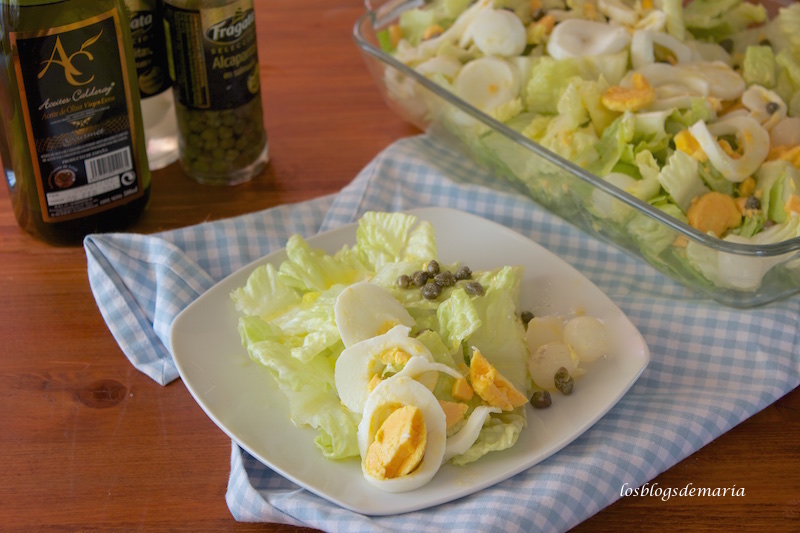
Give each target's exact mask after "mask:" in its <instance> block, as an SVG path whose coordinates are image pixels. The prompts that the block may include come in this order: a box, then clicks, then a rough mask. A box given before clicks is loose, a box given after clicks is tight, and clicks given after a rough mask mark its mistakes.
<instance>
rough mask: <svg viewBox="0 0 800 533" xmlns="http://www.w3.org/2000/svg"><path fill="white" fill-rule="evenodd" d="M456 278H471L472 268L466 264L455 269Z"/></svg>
mask: <svg viewBox="0 0 800 533" xmlns="http://www.w3.org/2000/svg"><path fill="white" fill-rule="evenodd" d="M456 279H457V280H459V281H461V280H465V279H472V270H470V268H469V267H468V266H466V265H464V266H462V267H461V268H459V269H458V270H456Z"/></svg>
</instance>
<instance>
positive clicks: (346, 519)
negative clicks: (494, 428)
mask: <svg viewBox="0 0 800 533" xmlns="http://www.w3.org/2000/svg"><path fill="white" fill-rule="evenodd" d="M424 206H446V207H452V208H457V209H462V210H464V211H468V212H471V213H474V214H477V215H480V216H482V217H485V218H487V219H490V220H493V221H495V222H499V223H500V224H503V225H505V226H508V227H509V228H512V229H514V230H516V231H518V232H519V233H521V234H523V235H526V236H527V237H529V238H530V239H532V240H534V241H536V242H538V243H539V244H541V245H543V246H545V247H546V248H548V249H549V250H551V251H552V252H554V253H556V254H558V255H559V256H560V257H562V258H563V259H565V260H566V261H567V262H569V263H571V264H572V265H574V266H575V267H576V268H577V269H578V270H580V271H581V272H582V273H583V274H584V275H586V276H587V277H588V278H590V279H591V280H592V281H593V282H594V283H595V284H596V285H598V286H599V287H600V289H602V290H603V291H605V292H606V293H607V294H608V295H609V296H610V297H611V299H612V300H614V301H615V302H616V303H617V305H619V307H620V308H621V309H622V310H623V311H624V312H625V313H626V314H627V315H628V316H629V317H630V319H631V321H632V322H633V323H634V324H635V325H636V326H637V327H638V328H639V330H640V331H641V333H642V335H643V336H644V338H645V340H646V341H647V343H648V345H649V347H650V351H651V362H650V365H649V366H648V368H647V369H646V370H645V372H644V374H643V375H642V376H641V378H640V379H639V381H638V382H637V383H636V384H635V385H634V386H633V387H632V388H631V390H630V391H629V392H628V394H627V395H626V396H625V397H623V398H622V400H621V401H620V402H619V403H618V404H617V405H616V406H615V407H614V408H613V409H611V411H610V412H609V413H608V414H607V415H606V416H604V417H603V418H602V419H601V420H600V421H599V422H597V424H595V425H594V426H593V427H592V428H591V429H589V430H588V431H587V432H586V433H584V434H583V435H582V436H581V437H579V438H578V439H577V440H575V441H573V442H572V443H571V444H570V445H569V446H567V447H566V448H564V449H563V450H562V451H560V452H559V453H557V454H555V455H554V456H552V457H550V458H549V459H547V460H545V461H543V462H542V463H540V464H538V465H536V466H534V467H532V468H530V469H529V470H527V471H525V472H522V473H520V474H518V475H516V476H514V477H512V478H511V479H508V480H506V481H504V482H502V483H499V484H497V485H495V486H493V487H491V488H488V489H485V490H483V491H480V492H478V493H476V494H473V495H471V496H467V497H465V498H462V499H460V500H456V501H453V502H450V503H447V504H443V505H440V506H437V507H433V508H430V509H426V510H422V511H417V512H412V513H407V514H403V515H397V516H388V517H369V516H363V515H360V514H357V513H353V512H351V511H348V510H345V509H342V508H340V507H337V506H336V505H334V504H331V503H329V502H328V501H326V500H324V499H322V498H320V497H318V496H316V495H314V494H312V493H310V492H308V491H306V490H304V489H302V488H300V487H298V486H297V485H295V484H294V483H292V482H290V481H288V480H286V479H284V478H282V477H281V476H279V475H278V474H276V473H274V472H272V471H271V470H270V469H269V468H267V467H266V466H264V465H262V464H261V463H259V462H258V461H257V460H255V459H254V458H253V457H251V456H250V455H248V454H247V453H246V452H244V451H243V450H241V449H240V448H239V447H238V446H237V445H236V444H235V443H233V444H232V450H231V474H230V480H229V483H228V490H227V495H226V500H227V503H228V507H229V508H230V511H231V513H232V514H233V516H234V517H235V518H236V520H240V521H268V522H284V523H290V524H296V525H305V526H310V527H314V528H319V529H322V530H325V531H346V532H348V533H350V532H354V531H398V530H403V531H459V530H469V531H483V532H503V533H507V532H513V531H534V530H537V531H565V530H567V529H570V528H571V527H573V526H575V525H576V524H578V523H579V522H581V521H583V520H585V519H587V518H589V517H590V516H592V515H593V514H595V513H597V512H598V511H600V510H601V509H603V508H604V507H606V506H608V505H609V504H611V503H612V502H614V501H615V500H617V499H619V498H620V491H621V488H622V487H623V485H625V484H627V487H637V486H640V485H642V484H644V483H646V482H648V481H649V480H651V479H653V478H654V477H655V476H657V475H658V474H659V473H660V472H663V471H664V470H666V469H668V468H669V467H671V466H672V465H674V464H676V463H677V462H679V461H681V460H682V459H684V458H685V457H687V456H688V455H690V454H692V453H693V452H694V451H696V450H698V449H699V448H701V447H703V446H704V445H705V444H707V443H709V442H710V441H712V440H714V439H715V438H717V437H718V436H720V435H721V434H723V433H724V432H726V431H728V430H729V429H731V428H732V427H733V426H735V425H737V424H739V423H740V422H742V421H743V420H745V419H747V418H748V417H750V416H752V415H753V414H754V413H756V412H758V411H760V410H761V409H763V408H764V407H766V406H768V405H769V404H771V403H773V402H774V401H776V400H777V399H779V398H780V397H781V396H783V395H784V394H786V393H787V392H788V391H790V390H792V389H793V388H795V387H797V386H798V384H800V297H793V298H790V299H788V300H784V301H782V302H777V303H773V304H769V305H766V306H764V307H760V308H757V309H752V310H738V309H733V308H728V307H724V306H721V305H720V304H718V303H715V302H713V301H711V300H709V299H707V298H705V297H703V296H701V295H699V294H696V293H694V292H692V291H691V290H689V289H687V288H685V287H684V286H682V285H679V284H677V283H675V282H673V281H671V280H670V279H668V278H666V277H665V276H663V275H662V274H661V273H659V272H658V271H656V270H655V269H654V268H653V267H651V266H650V265H648V264H646V263H645V262H643V261H641V260H639V259H636V258H634V257H632V256H630V255H628V254H627V253H625V252H621V251H620V250H618V249H616V248H614V247H612V246H609V245H607V244H605V243H603V242H600V241H598V240H597V239H595V238H592V237H590V236H587V235H586V234H584V233H583V232H581V231H579V230H577V229H575V228H574V227H573V226H571V225H569V224H568V223H565V222H564V221H562V220H561V219H558V218H556V217H554V216H552V215H551V214H549V213H548V212H547V211H546V210H544V209H543V208H541V207H539V206H538V205H536V204H535V203H533V202H532V201H530V200H528V199H526V198H525V197H523V196H522V195H520V194H519V193H517V192H516V191H514V190H513V189H512V188H511V187H510V186H507V185H504V183H503V182H500V181H498V180H497V179H496V178H493V177H492V176H490V175H489V174H487V173H486V172H485V171H483V170H481V169H480V168H479V167H477V166H476V165H475V164H473V163H471V162H470V161H468V160H465V158H463V157H462V156H460V155H459V154H457V153H455V152H454V151H452V150H450V149H449V148H448V147H446V146H443V145H440V144H437V142H435V141H434V140H433V139H431V138H429V137H428V136H425V135H421V136H417V137H411V138H407V139H403V140H400V141H398V142H396V143H395V144H393V145H391V146H389V147H388V148H387V149H386V150H384V151H383V152H382V153H381V154H379V155H378V156H377V157H376V158H375V159H374V160H373V161H372V162H371V163H370V164H369V165H368V166H367V167H365V168H364V169H363V171H362V172H361V173H360V174H359V175H358V176H357V177H356V178H355V179H354V180H353V181H352V182H351V183H350V184H348V185H347V186H346V187H344V189H343V190H342V191H341V192H340V193H338V194H335V195H330V196H325V197H321V198H317V199H314V200H311V201H308V202H303V203H299V204H293V205H282V206H278V207H274V208H271V209H267V210H264V211H260V212H256V213H251V214H246V215H242V216H239V217H236V218H231V219H226V220H220V221H216V222H209V223H204V224H200V225H197V226H192V227H187V228H182V229H178V230H174V231H168V232H164V233H159V234H155V235H138V234H121V233H120V234H97V235H90V236H89V237H87V238H86V240H85V243H84V244H85V250H86V255H87V259H88V273H89V280H90V282H91V287H92V291H93V293H94V296H95V298H96V300H97V304H98V306H99V308H100V311H101V312H102V315H103V317H104V319H105V321H106V323H107V324H108V327H109V329H110V330H111V332H112V334H113V335H114V337H115V339H116V340H117V342H118V343H119V345H120V347H121V348H122V351H123V352H124V353H125V355H126V356H127V357H128V358H129V359H130V361H131V363H132V364H133V365H134V366H135V367H136V368H138V369H139V370H141V371H142V372H144V373H146V374H147V375H148V376H150V377H151V378H153V379H154V380H156V381H158V382H159V383H161V384H167V383H169V382H170V381H172V380H174V379H176V378H178V377H179V376H178V372H177V370H176V367H175V364H174V363H173V361H172V358H171V356H170V347H169V330H170V325H171V323H172V320H173V319H174V318H175V316H176V315H177V314H178V313H179V312H180V311H181V310H182V309H183V308H185V307H186V306H187V305H188V304H189V303H190V302H192V301H193V300H194V299H195V298H197V297H198V296H199V295H200V294H201V293H203V292H204V291H205V290H207V289H208V288H209V287H211V286H212V285H213V284H214V283H215V282H217V281H219V280H221V279H222V278H223V277H225V276H227V275H228V274H230V273H232V272H234V271H236V270H237V269H239V268H240V267H242V266H244V265H246V264H248V263H249V262H251V261H252V260H255V259H257V258H259V257H262V256H264V255H266V254H268V253H270V252H272V251H274V250H276V249H279V248H281V247H282V246H283V245H284V244H285V242H286V240H287V239H288V237H289V236H290V235H292V234H294V233H299V234H301V235H303V236H305V237H309V236H311V235H313V234H315V233H317V232H319V231H322V230H327V229H331V228H335V227H338V226H340V225H343V224H347V223H350V222H353V221H355V220H357V219H358V218H359V217H360V216H361V215H362V214H363V213H364V212H365V211H369V210H378V211H396V210H405V209H410V208H415V207H424ZM775 431H780V428H775ZM187 438H188V437H187ZM743 460H746V458H743ZM689 482H693V483H694V484H695V485H696V486H701V485H702V483H703V480H687V483H689ZM678 488H680V487H678Z"/></svg>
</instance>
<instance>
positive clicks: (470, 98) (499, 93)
mask: <svg viewBox="0 0 800 533" xmlns="http://www.w3.org/2000/svg"><path fill="white" fill-rule="evenodd" d="M453 88H454V89H455V92H456V94H457V95H458V96H460V97H461V98H463V99H464V100H466V101H467V102H468V103H470V104H472V105H473V106H475V107H477V108H478V109H480V110H482V111H492V110H493V109H496V108H497V107H499V106H501V105H503V104H506V103H508V102H510V101H511V100H513V99H514V98H516V97H517V95H518V94H519V76H518V74H517V71H516V67H514V65H512V64H511V63H509V62H508V61H506V60H504V59H500V58H498V57H481V58H479V59H476V60H474V61H470V62H469V63H467V64H466V65H464V67H463V68H462V69H461V70H460V71H459V73H458V75H457V76H456V79H455V80H454V82H453Z"/></svg>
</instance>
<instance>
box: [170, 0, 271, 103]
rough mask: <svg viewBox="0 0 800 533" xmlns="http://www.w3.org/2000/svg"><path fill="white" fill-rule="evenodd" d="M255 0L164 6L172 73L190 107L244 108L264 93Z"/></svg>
mask: <svg viewBox="0 0 800 533" xmlns="http://www.w3.org/2000/svg"><path fill="white" fill-rule="evenodd" d="M255 18H256V17H255V12H254V11H253V0H238V1H236V2H233V3H230V4H228V5H226V6H222V7H214V8H205V9H200V10H189V9H181V8H177V7H175V6H171V5H169V4H166V5H165V6H164V26H165V33H166V36H167V48H168V52H169V53H168V54H167V55H168V57H169V58H170V60H171V63H170V74H171V75H172V78H173V81H174V82H175V86H176V87H177V89H178V90H177V96H178V101H179V102H181V103H182V104H183V105H185V106H187V107H189V108H195V109H209V110H223V109H232V108H234V107H240V106H242V105H244V104H246V103H248V102H249V101H251V100H252V99H253V98H255V97H256V96H258V95H259V91H260V88H261V87H260V80H259V69H258V49H257V46H256V26H255Z"/></svg>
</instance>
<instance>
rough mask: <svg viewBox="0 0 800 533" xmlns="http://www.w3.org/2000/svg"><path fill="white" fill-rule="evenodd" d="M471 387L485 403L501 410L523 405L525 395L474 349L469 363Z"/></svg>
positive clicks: (510, 409) (525, 399)
mask: <svg viewBox="0 0 800 533" xmlns="http://www.w3.org/2000/svg"><path fill="white" fill-rule="evenodd" d="M469 380H470V381H471V382H472V388H473V389H474V390H475V392H476V393H477V394H478V396H480V397H481V398H482V399H483V400H484V401H485V402H486V403H488V404H489V405H491V406H492V407H499V408H500V409H502V410H503V411H512V410H514V409H515V408H517V407H519V406H521V405H525V404H526V403H527V402H528V398H526V397H525V395H524V394H522V393H521V392H520V391H518V390H517V388H516V387H514V385H513V384H512V383H511V382H510V381H508V380H507V379H506V378H505V377H504V376H503V375H502V374H500V372H498V371H497V369H496V368H495V367H494V366H492V364H491V363H490V362H489V361H488V360H487V359H486V358H485V357H484V356H483V354H481V352H479V351H478V350H474V351H473V353H472V360H471V361H470V364H469Z"/></svg>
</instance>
